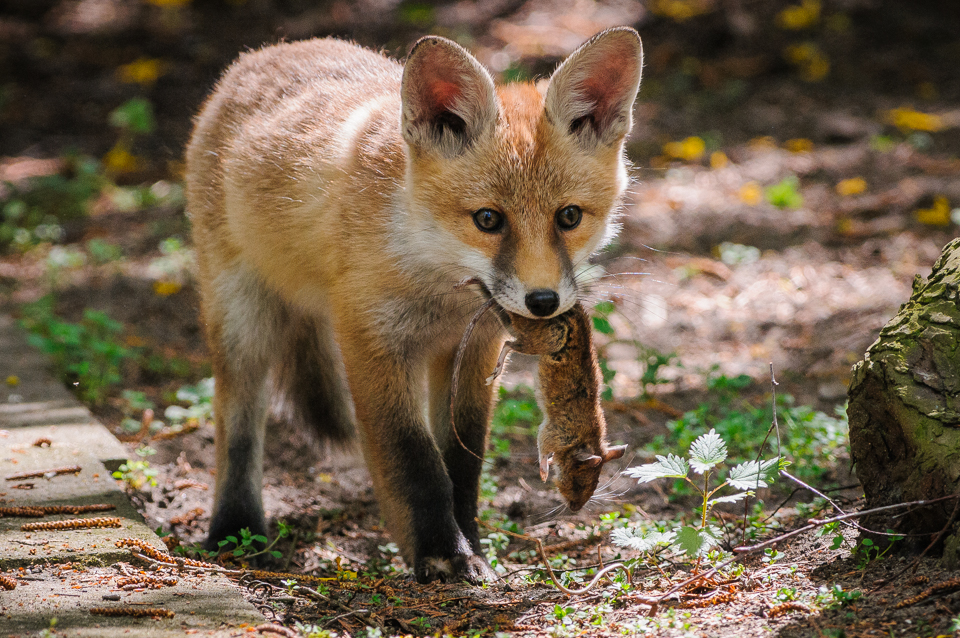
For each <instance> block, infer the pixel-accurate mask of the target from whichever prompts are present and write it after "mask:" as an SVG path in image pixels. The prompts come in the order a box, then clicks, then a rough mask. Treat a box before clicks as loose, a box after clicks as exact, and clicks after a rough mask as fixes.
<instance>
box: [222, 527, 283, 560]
mask: <svg viewBox="0 0 960 638" xmlns="http://www.w3.org/2000/svg"><path fill="white" fill-rule="evenodd" d="M290 532H291V528H290V526H289V525H287V524H286V523H285V522H283V521H277V536H276V538H274V539H273V541H271V540H270V539H268V538H267V537H266V536H263V535H262V534H253V533H252V532H251V531H250V530H249V529H248V528H246V527H244V528H243V529H241V530H240V538H237V537H236V536H227V537H226V538H224V539H223V540H222V541H220V542H219V543H217V548H218V549H219V550H220V551H221V552H230V554H231V555H232V556H233V557H234V558H243V559H245V560H249V559H251V558H254V557H256V556H262V555H264V554H270V555H271V556H273V557H274V558H280V557H282V556H283V553H282V552H279V551H277V550H275V549H273V547H274V546H275V545H276V544H277V543H278V542H280V539H282V538H286V537H287V536H289V535H290ZM268 543H269V544H268ZM230 545H233V547H232V548H231V547H230Z"/></svg>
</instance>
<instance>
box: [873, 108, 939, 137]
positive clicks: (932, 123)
mask: <svg viewBox="0 0 960 638" xmlns="http://www.w3.org/2000/svg"><path fill="white" fill-rule="evenodd" d="M887 121H888V122H890V123H891V124H893V125H894V126H896V127H897V128H898V129H900V130H902V131H927V132H930V133H934V132H936V131H939V130H940V129H942V128H943V119H942V118H941V117H940V116H939V115H933V114H932V113H921V112H920V111H914V110H913V109H911V108H906V107H904V108H899V109H893V110H892V111H890V112H889V113H887Z"/></svg>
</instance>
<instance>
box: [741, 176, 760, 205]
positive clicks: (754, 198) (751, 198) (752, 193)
mask: <svg viewBox="0 0 960 638" xmlns="http://www.w3.org/2000/svg"><path fill="white" fill-rule="evenodd" d="M737 195H738V196H739V197H740V201H741V202H743V203H744V204H746V205H747V206H756V205H757V204H759V203H760V202H762V201H763V188H762V187H761V186H760V184H758V183H756V182H747V183H746V184H744V185H743V186H741V187H740V192H739V193H737Z"/></svg>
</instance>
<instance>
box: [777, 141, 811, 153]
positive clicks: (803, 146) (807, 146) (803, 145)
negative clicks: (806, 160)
mask: <svg viewBox="0 0 960 638" xmlns="http://www.w3.org/2000/svg"><path fill="white" fill-rule="evenodd" d="M783 145H784V147H786V149H787V150H788V151H790V152H791V153H809V152H810V151H812V150H813V142H811V141H810V140H808V139H806V138H803V137H798V138H795V139H792V140H787V141H786V142H784V143H783Z"/></svg>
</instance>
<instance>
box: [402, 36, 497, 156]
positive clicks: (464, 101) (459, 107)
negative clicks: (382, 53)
mask: <svg viewBox="0 0 960 638" xmlns="http://www.w3.org/2000/svg"><path fill="white" fill-rule="evenodd" d="M400 95H401V99H402V102H403V106H402V112H401V115H400V127H401V131H402V132H403V139H405V140H406V141H407V144H409V145H410V147H411V148H413V149H414V150H418V151H427V152H429V151H436V152H439V153H440V154H441V155H443V156H445V157H452V156H455V155H458V154H459V153H461V152H463V150H464V149H466V148H467V147H468V146H469V145H470V144H472V143H473V142H474V141H475V140H476V139H477V138H478V137H479V136H481V135H483V134H484V133H486V132H487V131H489V130H492V128H493V126H494V124H495V123H496V121H497V98H496V93H495V91H494V87H493V80H492V79H491V78H490V74H489V73H487V71H486V69H484V68H483V66H482V65H481V64H480V63H479V62H477V60H476V58H474V57H473V56H472V55H470V54H469V53H468V52H467V51H466V50H465V49H464V48H463V47H461V46H460V45H459V44H457V43H456V42H453V41H452V40H447V39H446V38H440V37H437V36H427V37H425V38H421V39H420V40H418V41H417V43H416V44H415V45H413V49H412V50H411V51H410V55H409V56H408V57H407V62H406V64H405V65H404V67H403V83H402V85H401V89H400Z"/></svg>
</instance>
